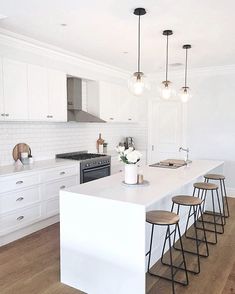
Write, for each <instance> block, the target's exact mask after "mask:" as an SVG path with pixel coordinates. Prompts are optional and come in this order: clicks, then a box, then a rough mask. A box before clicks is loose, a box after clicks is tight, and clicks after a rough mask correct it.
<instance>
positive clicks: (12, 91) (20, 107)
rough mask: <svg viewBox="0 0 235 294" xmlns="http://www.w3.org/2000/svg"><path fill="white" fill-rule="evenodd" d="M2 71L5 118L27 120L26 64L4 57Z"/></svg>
mask: <svg viewBox="0 0 235 294" xmlns="http://www.w3.org/2000/svg"><path fill="white" fill-rule="evenodd" d="M2 72H3V93H4V99H3V100H4V117H5V119H6V120H27V119H28V88H27V86H28V81H27V64H26V63H22V62H18V61H14V60H10V59H6V58H4V59H3V71H2Z"/></svg>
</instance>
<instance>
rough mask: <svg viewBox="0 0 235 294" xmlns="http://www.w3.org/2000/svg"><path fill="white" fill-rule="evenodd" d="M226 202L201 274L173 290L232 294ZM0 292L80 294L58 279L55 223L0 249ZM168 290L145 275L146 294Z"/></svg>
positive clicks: (231, 236) (232, 224) (232, 250)
mask: <svg viewBox="0 0 235 294" xmlns="http://www.w3.org/2000/svg"><path fill="white" fill-rule="evenodd" d="M229 203H230V212H231V216H230V218H229V219H228V220H227V224H226V227H225V233H224V234H223V235H220V236H219V241H218V244H217V245H214V246H213V245H210V248H209V249H210V256H209V257H208V258H202V259H201V273H200V274H199V275H193V274H190V275H189V279H190V285H189V286H187V287H183V286H180V285H177V286H176V293H180V294H184V293H189V294H232V293H233V294H235V198H230V199H229ZM156 266H157V265H156ZM153 269H154V267H153ZM0 293H1V294H82V292H80V291H78V290H75V289H73V288H70V287H67V286H65V285H63V284H61V283H60V282H59V225H58V224H56V225H53V226H50V227H48V228H46V229H44V230H41V231H39V232H37V233H34V234H32V235H30V236H27V237H25V238H23V239H21V240H18V241H15V242H13V243H11V244H8V245H6V246H4V247H1V248H0ZM168 293H169V294H170V293H171V283H170V282H168V281H165V280H160V279H157V278H155V277H152V276H148V275H147V294H168ZM104 294H109V293H104ZM127 294H134V293H131V291H129V292H128V291H127Z"/></svg>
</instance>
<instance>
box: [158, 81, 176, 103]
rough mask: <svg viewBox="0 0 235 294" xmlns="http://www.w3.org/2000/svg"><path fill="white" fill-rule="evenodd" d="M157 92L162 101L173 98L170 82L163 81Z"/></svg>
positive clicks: (173, 93)
mask: <svg viewBox="0 0 235 294" xmlns="http://www.w3.org/2000/svg"><path fill="white" fill-rule="evenodd" d="M159 92H160V97H161V98H162V99H163V100H169V99H172V98H174V96H175V90H174V89H173V88H172V83H171V82H170V81H163V82H162V83H161V86H160V87H159Z"/></svg>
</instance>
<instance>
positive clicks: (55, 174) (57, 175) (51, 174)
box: [41, 166, 79, 182]
mask: <svg viewBox="0 0 235 294" xmlns="http://www.w3.org/2000/svg"><path fill="white" fill-rule="evenodd" d="M78 167H79V166H72V167H64V168H58V169H53V170H49V171H46V172H44V173H42V175H41V179H42V182H45V181H51V180H57V179H62V178H65V177H70V176H73V175H78V172H79V169H78Z"/></svg>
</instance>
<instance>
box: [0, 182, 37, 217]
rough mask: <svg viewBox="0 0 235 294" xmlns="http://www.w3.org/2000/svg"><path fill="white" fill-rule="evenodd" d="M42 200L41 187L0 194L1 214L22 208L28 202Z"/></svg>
mask: <svg viewBox="0 0 235 294" xmlns="http://www.w3.org/2000/svg"><path fill="white" fill-rule="evenodd" d="M39 200H40V191H39V187H38V186H36V187H33V188H30V189H27V190H19V191H14V192H11V193H5V194H2V195H0V214H1V213H4V212H7V211H11V210H15V209H18V208H21V207H23V206H25V205H28V204H33V203H34V202H37V201H39Z"/></svg>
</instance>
